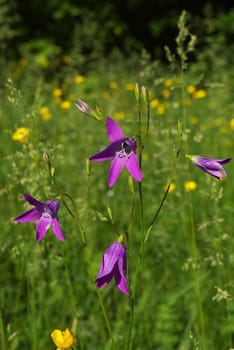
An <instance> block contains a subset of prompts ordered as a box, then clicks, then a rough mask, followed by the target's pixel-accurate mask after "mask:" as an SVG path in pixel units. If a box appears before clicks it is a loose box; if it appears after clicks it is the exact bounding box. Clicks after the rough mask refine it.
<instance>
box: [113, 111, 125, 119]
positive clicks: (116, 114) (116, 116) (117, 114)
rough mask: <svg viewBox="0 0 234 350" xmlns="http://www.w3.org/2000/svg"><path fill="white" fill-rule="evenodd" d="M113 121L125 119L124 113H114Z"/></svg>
mask: <svg viewBox="0 0 234 350" xmlns="http://www.w3.org/2000/svg"><path fill="white" fill-rule="evenodd" d="M113 117H114V119H119V120H121V119H124V118H125V113H124V112H115V113H114V115H113Z"/></svg>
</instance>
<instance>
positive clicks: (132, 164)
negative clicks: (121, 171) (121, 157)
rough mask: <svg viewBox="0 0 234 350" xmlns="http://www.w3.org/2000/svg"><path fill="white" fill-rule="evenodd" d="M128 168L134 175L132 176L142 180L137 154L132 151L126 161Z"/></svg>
mask: <svg viewBox="0 0 234 350" xmlns="http://www.w3.org/2000/svg"><path fill="white" fill-rule="evenodd" d="M126 169H127V170H128V172H129V173H130V174H131V175H132V177H134V179H135V180H137V181H141V180H142V174H141V169H140V167H139V164H138V160H137V156H136V154H135V153H134V152H132V154H131V156H130V157H129V158H128V160H127V162H126Z"/></svg>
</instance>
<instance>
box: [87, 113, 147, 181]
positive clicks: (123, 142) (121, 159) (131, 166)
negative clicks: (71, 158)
mask: <svg viewBox="0 0 234 350" xmlns="http://www.w3.org/2000/svg"><path fill="white" fill-rule="evenodd" d="M106 131H107V137H108V139H109V141H110V145H109V146H107V147H106V148H105V149H103V150H102V151H101V152H99V153H97V154H95V155H94V156H92V157H90V158H89V159H90V160H91V161H93V162H103V161H105V160H110V159H112V162H111V167H110V172H109V179H108V186H109V187H112V186H113V185H114V184H115V182H116V180H117V178H118V177H119V175H120V172H121V171H122V169H123V168H124V167H126V169H127V171H128V172H129V173H130V175H131V176H132V177H133V178H134V179H135V180H137V181H141V180H142V174H141V169H140V167H139V164H138V160H137V155H136V150H137V144H136V141H135V140H134V139H131V138H128V137H125V136H124V134H123V132H122V130H121V128H120V127H119V125H118V124H117V123H116V122H115V121H114V120H113V119H112V118H110V117H108V118H107V119H106Z"/></svg>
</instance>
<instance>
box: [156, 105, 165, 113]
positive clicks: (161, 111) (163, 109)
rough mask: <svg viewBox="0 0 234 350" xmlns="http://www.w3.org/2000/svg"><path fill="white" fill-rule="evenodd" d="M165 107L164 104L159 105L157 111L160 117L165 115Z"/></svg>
mask: <svg viewBox="0 0 234 350" xmlns="http://www.w3.org/2000/svg"><path fill="white" fill-rule="evenodd" d="M165 109H166V108H165V105H164V104H163V103H160V104H159V105H158V108H157V110H156V113H157V114H158V115H163V114H164V113H165Z"/></svg>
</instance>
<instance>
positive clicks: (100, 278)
mask: <svg viewBox="0 0 234 350" xmlns="http://www.w3.org/2000/svg"><path fill="white" fill-rule="evenodd" d="M126 272H127V258H126V248H125V246H124V245H122V244H121V243H119V242H114V243H112V244H111V245H110V246H109V247H108V248H107V250H106V251H105V252H104V254H103V257H102V262H101V265H100V269H99V273H98V275H97V278H96V280H95V282H96V286H97V288H102V287H105V286H106V285H107V284H108V283H109V282H110V280H111V279H112V277H115V283H116V285H117V287H118V288H119V290H120V291H121V292H122V293H124V294H126V295H129V291H128V290H127V288H126V284H127V282H128V281H127V278H126Z"/></svg>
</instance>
